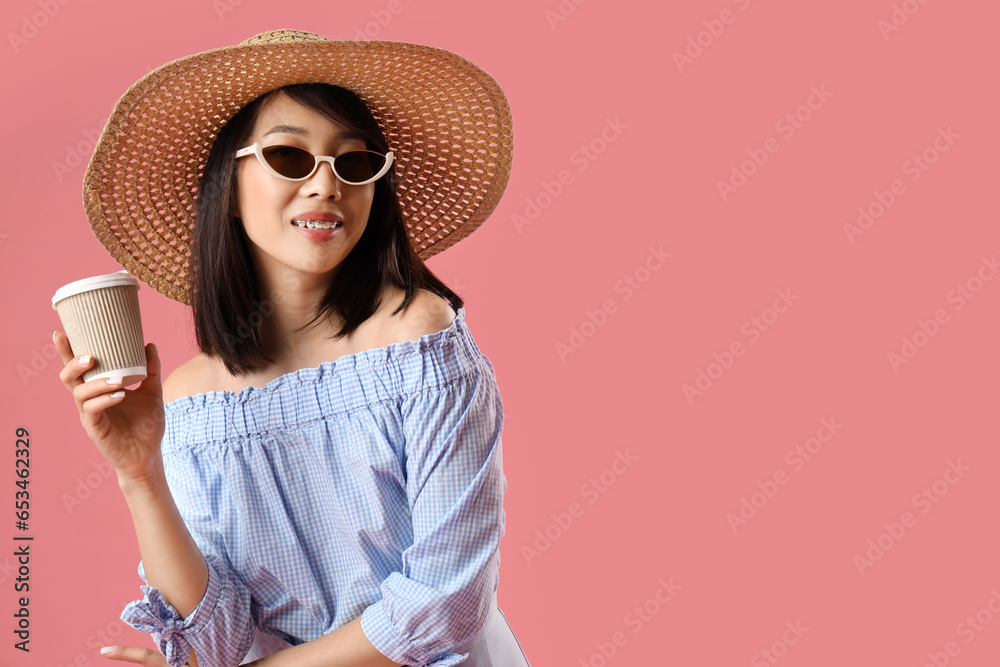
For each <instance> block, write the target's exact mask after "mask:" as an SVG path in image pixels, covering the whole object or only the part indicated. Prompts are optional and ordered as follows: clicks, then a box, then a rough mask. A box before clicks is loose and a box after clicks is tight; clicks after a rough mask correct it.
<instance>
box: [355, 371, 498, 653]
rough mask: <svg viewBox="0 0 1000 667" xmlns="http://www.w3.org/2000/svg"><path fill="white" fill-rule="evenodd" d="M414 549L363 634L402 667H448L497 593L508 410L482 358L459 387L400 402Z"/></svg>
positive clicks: (369, 612) (369, 614)
mask: <svg viewBox="0 0 1000 667" xmlns="http://www.w3.org/2000/svg"><path fill="white" fill-rule="evenodd" d="M399 409H400V411H401V420H402V425H403V433H404V438H405V454H406V466H405V470H406V487H407V488H406V491H407V498H408V501H409V505H410V512H411V519H412V524H413V544H412V545H411V546H410V547H408V548H407V549H406V550H405V551H403V554H402V572H393V573H392V574H390V575H389V576H388V577H387V578H386V579H385V580H384V581H383V582H382V584H381V593H382V599H381V600H379V601H378V602H376V603H375V604H372V605H370V606H369V607H367V608H366V609H365V610H364V612H363V613H362V615H361V628H362V630H363V631H364V633H365V635H366V636H367V637H368V640H369V641H370V642H371V643H372V644H373V645H374V646H375V648H377V649H378V650H379V651H381V652H382V653H383V654H385V655H386V656H388V657H389V658H391V659H392V660H395V661H396V662H397V663H400V664H404V665H416V666H421V667H423V666H425V665H432V666H433V667H450V666H451V665H456V664H459V663H461V662H464V661H465V659H466V658H467V656H468V654H467V653H462V654H456V653H452V652H451V649H452V648H454V647H455V646H458V645H460V644H462V643H464V642H465V641H467V640H468V639H470V638H471V637H472V636H473V635H475V634H476V633H477V632H479V630H480V629H481V628H482V627H483V625H484V623H485V622H486V619H487V616H488V614H489V612H490V611H491V610H490V605H491V604H492V595H493V593H494V592H495V591H496V589H497V584H498V581H499V567H500V551H499V546H500V538H501V537H502V536H503V534H504V525H505V514H504V510H503V502H502V501H503V495H504V493H505V492H506V490H507V480H506V478H505V477H504V475H503V465H502V458H501V446H500V445H501V437H500V436H501V431H502V430H503V406H502V403H501V400H500V392H499V389H498V387H497V384H496V377H495V375H494V372H493V367H492V365H491V364H490V363H489V361H488V360H487V359H486V358H485V357H480V359H479V360H478V362H477V364H476V365H475V366H474V367H473V368H470V369H469V372H468V373H465V374H464V375H462V376H461V377H458V378H457V379H455V380H452V381H450V382H447V383H446V384H444V385H442V386H439V387H435V388H433V389H429V390H424V391H421V392H419V393H417V394H415V395H411V396H408V397H406V398H405V399H403V400H402V401H401V402H400V406H399Z"/></svg>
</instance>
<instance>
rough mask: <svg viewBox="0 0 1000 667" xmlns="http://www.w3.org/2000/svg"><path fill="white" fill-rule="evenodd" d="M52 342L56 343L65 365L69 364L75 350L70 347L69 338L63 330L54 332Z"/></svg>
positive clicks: (57, 350)
mask: <svg viewBox="0 0 1000 667" xmlns="http://www.w3.org/2000/svg"><path fill="white" fill-rule="evenodd" d="M52 342H53V343H55V345H56V352H58V353H59V358H60V359H62V362H63V365H65V364H68V363H69V360H70V359H72V358H73V350H72V349H71V348H70V345H69V338H68V337H67V336H66V334H64V333H62V332H61V331H56V332H53V334H52Z"/></svg>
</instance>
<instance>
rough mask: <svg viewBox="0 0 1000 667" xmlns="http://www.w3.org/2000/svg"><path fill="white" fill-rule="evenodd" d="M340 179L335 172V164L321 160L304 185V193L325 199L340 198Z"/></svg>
mask: <svg viewBox="0 0 1000 667" xmlns="http://www.w3.org/2000/svg"><path fill="white" fill-rule="evenodd" d="M340 186H341V182H340V179H339V178H337V175H336V174H334V173H333V165H331V164H330V163H329V162H325V161H324V162H321V163H320V164H319V166H318V167H317V168H316V171H315V172H313V175H312V176H310V177H309V178H307V179H306V180H305V182H304V183H303V185H302V191H303V194H305V195H306V196H307V197H313V196H316V197H322V198H324V199H330V198H333V199H340Z"/></svg>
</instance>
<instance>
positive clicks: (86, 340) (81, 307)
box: [52, 271, 146, 386]
mask: <svg viewBox="0 0 1000 667" xmlns="http://www.w3.org/2000/svg"><path fill="white" fill-rule="evenodd" d="M52 308H54V309H55V310H56V312H58V313H59V319H60V320H62V324H63V329H64V330H65V332H66V336H67V337H68V338H69V344H70V347H72V348H73V355H74V356H80V355H83V354H91V355H93V356H94V359H95V364H94V366H93V368H91V369H90V370H88V371H87V372H86V373H84V374H83V379H84V381H87V380H93V379H95V378H111V377H114V378H120V379H121V380H122V386H127V385H131V384H135V383H136V382H141V381H142V380H145V379H146V351H145V348H144V345H143V338H142V319H141V318H140V317H139V282H138V281H137V280H136V279H135V278H133V277H132V276H130V275H129V274H128V272H127V271H119V272H118V273H109V274H107V275H103V276H94V277H93V278H84V279H83V280H77V281H76V282H72V283H69V284H68V285H63V286H62V287H60V288H59V289H58V290H56V293H55V296H53V297H52Z"/></svg>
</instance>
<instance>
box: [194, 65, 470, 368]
mask: <svg viewBox="0 0 1000 667" xmlns="http://www.w3.org/2000/svg"><path fill="white" fill-rule="evenodd" d="M279 91H280V92H284V93H285V94H287V95H288V96H289V97H290V98H291V99H293V100H295V101H296V102H298V103H300V104H302V105H304V106H306V107H308V108H310V109H312V110H314V111H316V112H317V113H319V114H320V115H322V116H325V117H326V118H328V119H330V120H332V121H334V122H336V123H339V124H341V125H344V126H346V127H348V128H350V129H353V130H357V131H358V132H360V133H361V137H362V138H363V139H364V142H365V145H366V146H367V147H368V149H369V150H374V151H379V152H381V153H386V152H388V151H389V150H390V149H389V145H388V142H387V141H386V139H385V136H384V135H383V134H382V130H381V128H380V127H379V126H378V123H377V122H376V121H375V118H374V117H373V116H372V114H371V112H370V111H369V110H368V107H367V106H366V105H365V103H364V102H363V101H362V100H361V98H359V97H358V96H357V95H356V94H354V93H353V92H351V91H350V90H347V89H346V88H342V87H340V86H334V85H331V84H325V83H303V84H294V85H289V86H284V87H282V88H276V89H275V90H272V91H270V92H268V93H265V94H264V95H261V96H260V97H258V98H256V99H255V100H253V101H252V102H250V103H249V104H247V105H246V106H245V107H243V108H242V109H241V110H240V111H239V112H237V114H236V115H235V116H233V118H232V119H231V120H230V121H229V122H228V123H226V124H225V126H223V128H222V129H221V130H220V131H219V135H218V136H217V137H216V139H215V142H214V143H213V145H212V149H211V151H210V153H209V156H208V162H207V164H206V165H205V171H204V174H203V175H202V179H201V183H200V184H199V188H198V201H197V207H196V208H197V210H196V217H195V230H194V239H193V242H192V245H191V268H192V274H193V277H192V280H191V287H190V289H191V305H192V310H193V314H194V328H195V337H196V339H197V342H198V347H199V348H200V349H201V351H202V352H203V353H205V354H207V355H209V356H216V357H219V358H221V359H222V361H223V363H224V364H225V366H226V369H227V370H228V371H229V372H230V373H231V374H233V375H243V374H246V373H249V372H251V371H253V370H256V369H258V368H261V367H264V366H266V365H267V364H268V363H271V362H272V361H273V359H271V357H269V356H268V354H267V353H266V351H265V350H264V340H263V323H264V322H265V320H266V318H267V317H268V316H269V315H271V313H273V312H274V301H273V300H272V299H271V297H270V295H262V294H260V287H259V285H258V281H257V275H256V272H255V270H254V265H253V260H252V258H251V255H250V246H249V241H248V239H247V235H246V232H245V231H244V230H243V223H242V221H241V220H240V219H239V218H238V217H237V216H236V212H237V211H238V207H237V203H236V202H237V200H236V165H237V161H236V160H234V159H233V156H234V155H235V153H236V151H237V150H239V149H240V148H243V147H244V146H245V145H247V143H249V137H250V134H251V132H252V131H253V127H254V124H255V123H256V121H257V118H258V116H259V115H260V113H261V111H263V110H264V109H265V108H266V107H267V105H268V104H270V102H271V101H273V100H274V99H275V96H276V95H277V94H278V93H279ZM388 285H394V286H395V287H397V288H399V289H402V290H404V291H405V292H406V297H405V298H404V299H403V303H402V304H401V305H400V306H399V308H397V309H396V310H395V311H393V313H392V314H393V315H395V314H396V313H398V312H399V311H400V310H402V309H403V308H405V307H406V306H407V305H408V304H409V303H410V302H411V301H412V300H413V297H414V296H415V294H416V291H417V289H420V288H423V289H427V290H429V291H431V292H434V293H436V294H439V295H441V296H444V297H446V298H447V299H449V300H450V301H451V302H452V305H453V306H454V307H455V308H456V309H458V308H461V307H462V305H463V301H462V299H461V297H459V296H458V295H457V294H456V293H455V292H453V291H452V290H451V289H450V288H448V287H447V286H446V285H445V284H444V283H443V282H441V280H439V279H438V278H437V276H435V275H434V274H433V273H432V272H431V271H430V269H428V268H427V267H426V266H425V265H424V263H423V260H421V259H420V257H419V256H418V255H417V253H416V251H414V249H413V247H412V245H411V244H410V239H409V235H408V234H407V232H406V225H405V223H404V222H403V214H402V210H401V208H400V205H399V199H398V198H397V197H396V173H395V167H393V168H392V169H390V170H389V172H388V173H387V174H386V175H385V176H383V177H382V178H380V179H379V180H378V181H376V182H375V194H374V198H373V200H372V207H371V213H370V214H369V216H368V224H367V226H366V228H365V231H364V233H363V234H362V235H361V238H360V239H358V242H357V245H356V246H355V247H354V249H353V250H351V252H350V253H349V254H348V255H347V257H345V258H344V260H343V261H342V262H341V263H340V266H339V268H338V270H337V272H336V279H335V280H333V281H332V282H331V283H330V286H329V288H328V289H327V291H326V294H325V295H324V297H323V299H322V300H321V301H320V303H319V304H318V306H317V308H316V313H315V316H314V317H313V319H312V321H311V322H309V323H307V324H306V325H305V327H303V328H304V329H305V328H308V327H310V326H313V325H315V324H316V323H318V322H319V321H321V320H322V319H326V318H329V317H331V316H334V315H336V316H337V317H338V318H339V319H340V320H341V321H342V326H341V327H340V329H339V331H337V332H336V333H335V334H333V338H334V339H338V338H341V337H343V336H347V335H349V334H350V333H351V332H353V331H354V330H355V329H357V328H358V327H359V326H360V325H361V324H362V323H363V322H365V320H367V319H368V318H369V317H371V316H372V315H373V314H374V313H375V311H376V310H377V309H378V307H379V305H380V303H381V300H380V298H379V295H380V294H381V293H382V291H383V289H384V288H385V287H386V286H388Z"/></svg>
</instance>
